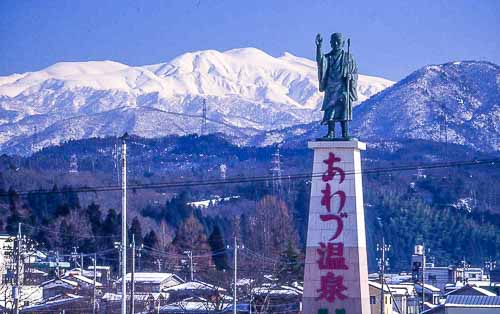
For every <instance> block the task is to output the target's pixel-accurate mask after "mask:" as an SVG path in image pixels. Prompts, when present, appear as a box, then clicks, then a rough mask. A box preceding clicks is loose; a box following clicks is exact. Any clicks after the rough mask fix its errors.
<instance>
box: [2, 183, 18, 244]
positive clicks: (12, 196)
mask: <svg viewBox="0 0 500 314" xmlns="http://www.w3.org/2000/svg"><path fill="white" fill-rule="evenodd" d="M7 197H8V199H9V211H10V216H9V217H8V218H7V226H6V228H5V229H6V231H7V232H8V233H9V234H11V235H13V234H16V233H17V230H18V224H19V223H20V222H22V218H21V214H20V213H19V210H18V208H17V202H18V201H19V195H18V194H17V192H16V191H15V190H14V189H13V188H12V187H10V188H9V192H8V193H7Z"/></svg>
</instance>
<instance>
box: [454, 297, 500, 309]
mask: <svg viewBox="0 0 500 314" xmlns="http://www.w3.org/2000/svg"><path fill="white" fill-rule="evenodd" d="M445 304H446V305H447V306H448V305H477V306H485V307H491V306H494V307H499V308H500V296H495V297H493V296H485V295H449V296H447V297H446V303H445Z"/></svg>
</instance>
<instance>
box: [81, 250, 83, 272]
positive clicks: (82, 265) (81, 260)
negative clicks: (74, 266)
mask: <svg viewBox="0 0 500 314" xmlns="http://www.w3.org/2000/svg"><path fill="white" fill-rule="evenodd" d="M80 275H82V276H83V253H82V251H80Z"/></svg>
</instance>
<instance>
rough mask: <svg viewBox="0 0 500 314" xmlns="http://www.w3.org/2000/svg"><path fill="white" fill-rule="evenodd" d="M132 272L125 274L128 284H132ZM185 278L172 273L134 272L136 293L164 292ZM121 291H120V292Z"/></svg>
mask: <svg viewBox="0 0 500 314" xmlns="http://www.w3.org/2000/svg"><path fill="white" fill-rule="evenodd" d="M131 278H132V274H131V273H128V274H127V275H126V276H125V280H126V281H127V285H129V284H130V282H131ZM183 282H184V280H182V278H180V277H179V276H177V275H175V274H172V273H145V272H136V273H134V284H135V291H136V293H138V294H140V293H150V292H163V291H164V290H165V289H167V288H169V287H172V286H176V285H179V284H181V283H183ZM117 283H118V285H120V283H121V278H120V279H119V280H118V282H117ZM118 293H119V292H118Z"/></svg>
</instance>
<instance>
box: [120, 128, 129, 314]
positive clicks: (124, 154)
mask: <svg viewBox="0 0 500 314" xmlns="http://www.w3.org/2000/svg"><path fill="white" fill-rule="evenodd" d="M127 137H128V134H127V133H125V134H123V137H122V243H121V250H122V254H121V255H122V258H121V260H122V307H121V313H122V314H127V280H126V279H127V278H126V277H127V142H126V140H127Z"/></svg>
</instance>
